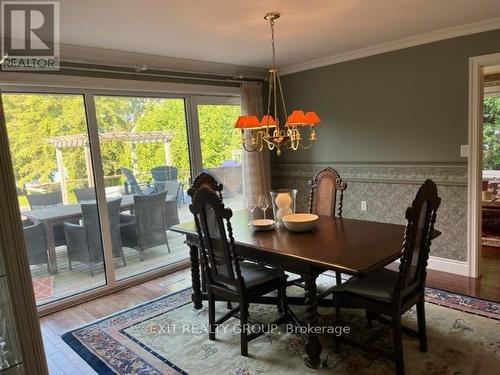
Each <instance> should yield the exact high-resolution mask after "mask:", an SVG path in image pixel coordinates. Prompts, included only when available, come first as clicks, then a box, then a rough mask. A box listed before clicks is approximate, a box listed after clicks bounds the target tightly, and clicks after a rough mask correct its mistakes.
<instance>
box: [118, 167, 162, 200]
mask: <svg viewBox="0 0 500 375" xmlns="http://www.w3.org/2000/svg"><path fill="white" fill-rule="evenodd" d="M120 170H121V173H122V175H123V177H124V178H125V183H124V188H125V194H126V195H128V194H134V195H149V194H153V193H154V192H155V191H156V190H155V188H154V186H150V185H149V184H147V183H146V184H139V183H138V182H137V179H136V178H135V176H134V172H132V171H131V170H130V169H128V168H125V167H121V168H120ZM141 185H143V187H141Z"/></svg>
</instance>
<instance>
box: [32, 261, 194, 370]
mask: <svg viewBox="0 0 500 375" xmlns="http://www.w3.org/2000/svg"><path fill="white" fill-rule="evenodd" d="M190 285H191V273H190V272H189V270H182V271H179V272H175V273H173V274H170V275H167V276H164V277H160V278H158V279H155V280H151V281H148V282H146V283H144V284H140V285H137V286H134V287H131V288H128V289H125V290H122V291H120V292H117V293H114V294H111V295H108V296H105V297H102V298H98V299H96V300H94V301H90V302H86V303H83V304H81V305H78V306H75V307H71V308H69V309H66V310H64V311H60V312H57V313H55V314H51V315H47V316H45V317H43V318H41V319H40V326H41V329H42V335H43V341H44V346H45V353H46V355H47V361H48V365H49V372H50V374H51V375H52V374H55V375H80V374H84V375H88V374H95V371H94V370H92V368H91V367H90V366H89V365H88V364H87V363H86V362H85V361H84V360H82V359H81V358H80V356H79V355H78V354H76V353H75V352H74V351H73V350H72V349H71V348H70V347H69V346H68V345H66V343H65V342H64V341H63V340H62V339H61V335H62V334H64V333H66V332H67V331H70V330H72V329H75V328H78V327H80V326H82V325H85V324H87V323H91V322H93V321H96V320H98V319H101V318H103V317H106V316H108V315H111V314H113V313H116V312H118V311H120V310H124V309H127V308H129V307H132V306H135V305H138V304H141V303H143V302H146V301H149V300H151V299H154V298H157V297H160V296H163V295H165V294H169V293H172V292H175V291H177V290H180V289H184V288H186V287H189V286H190Z"/></svg>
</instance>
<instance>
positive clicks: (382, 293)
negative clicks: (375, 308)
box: [333, 268, 398, 302]
mask: <svg viewBox="0 0 500 375" xmlns="http://www.w3.org/2000/svg"><path fill="white" fill-rule="evenodd" d="M397 278H398V273H397V272H394V271H391V270H388V269H386V268H382V269H380V270H377V271H373V272H371V273H369V274H368V275H367V276H366V277H353V278H352V279H350V280H348V281H346V282H345V283H343V284H340V285H338V286H335V287H334V288H333V290H334V291H335V292H337V293H341V292H344V293H353V294H356V295H358V296H360V297H367V298H370V299H376V300H379V301H382V302H390V301H391V300H392V294H393V291H394V286H395V285H396V281H397Z"/></svg>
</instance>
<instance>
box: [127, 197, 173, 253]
mask: <svg viewBox="0 0 500 375" xmlns="http://www.w3.org/2000/svg"><path fill="white" fill-rule="evenodd" d="M166 198H167V191H163V192H161V193H156V194H151V195H134V215H128V214H121V215H120V232H121V238H122V241H123V245H124V246H127V247H130V248H133V249H135V250H137V251H139V255H140V257H141V261H142V260H144V251H146V250H148V249H150V248H152V247H156V246H160V245H165V244H166V245H167V250H168V253H170V245H169V243H168V238H167V230H169V229H170V228H171V227H172V226H173V225H175V224H179V215H178V211H177V202H176V201H175V200H166Z"/></svg>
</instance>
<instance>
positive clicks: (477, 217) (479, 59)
mask: <svg viewBox="0 0 500 375" xmlns="http://www.w3.org/2000/svg"><path fill="white" fill-rule="evenodd" d="M492 65H500V53H493V54H489V55H482V56H474V57H471V58H470V59H469V129H468V138H469V157H468V158H469V164H468V177H467V181H468V183H467V185H468V189H467V263H468V268H469V277H474V278H477V277H479V276H480V261H481V256H480V255H481V254H480V253H481V252H480V249H481V179H482V158H483V151H482V150H483V147H482V143H483V132H482V127H483V98H484V82H483V81H484V68H485V67H487V66H492Z"/></svg>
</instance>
